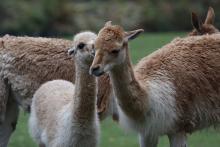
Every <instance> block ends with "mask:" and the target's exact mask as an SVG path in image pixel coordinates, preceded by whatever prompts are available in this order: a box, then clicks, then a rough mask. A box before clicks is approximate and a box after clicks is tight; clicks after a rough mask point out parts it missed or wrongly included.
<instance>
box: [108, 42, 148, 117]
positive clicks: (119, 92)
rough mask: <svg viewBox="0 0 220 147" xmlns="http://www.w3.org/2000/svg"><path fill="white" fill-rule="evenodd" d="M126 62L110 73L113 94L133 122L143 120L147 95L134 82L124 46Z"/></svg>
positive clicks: (146, 105)
mask: <svg viewBox="0 0 220 147" xmlns="http://www.w3.org/2000/svg"><path fill="white" fill-rule="evenodd" d="M125 49H126V53H127V55H126V60H125V62H124V63H122V64H120V65H117V66H115V67H114V68H113V69H112V70H111V71H110V78H111V81H112V84H113V89H114V93H115V95H116V97H117V99H118V103H119V106H120V107H121V109H122V110H123V111H124V113H125V114H126V115H128V116H129V117H131V118H132V119H134V120H144V118H145V114H146V111H147V108H148V99H147V93H146V91H145V90H144V88H143V87H142V86H141V85H140V83H139V82H138V81H137V80H136V78H135V74H134V71H133V68H132V63H131V60H130V57H129V52H128V46H127V45H126V47H125Z"/></svg>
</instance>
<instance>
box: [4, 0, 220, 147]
mask: <svg viewBox="0 0 220 147" xmlns="http://www.w3.org/2000/svg"><path fill="white" fill-rule="evenodd" d="M209 6H212V7H213V8H214V10H215V14H216V19H215V26H216V27H217V28H220V0H193V1H192V0H0V36H3V35H5V34H10V35H18V36H21V35H22V36H23V35H28V36H44V37H61V38H67V39H70V38H72V36H73V34H74V33H76V32H79V31H82V30H92V31H94V32H97V31H98V30H99V29H100V28H101V27H102V26H103V25H104V23H105V22H106V21H108V20H112V21H113V24H120V25H122V26H123V27H125V28H126V29H127V30H132V29H137V28H144V29H145V34H143V35H141V36H140V37H138V38H137V39H135V40H134V41H132V42H131V43H130V47H131V48H132V49H131V57H132V61H133V63H134V64H136V63H137V62H138V60H140V59H141V58H142V57H144V56H147V55H148V54H150V53H151V52H153V51H155V50H156V49H158V48H160V47H162V46H163V45H164V44H167V43H169V42H170V41H171V40H172V39H173V38H175V37H177V36H186V35H187V33H188V32H190V31H191V30H192V28H193V27H192V25H191V12H192V11H194V12H196V13H197V14H198V15H199V16H200V17H201V19H202V21H204V19H205V17H206V13H207V10H208V7H209ZM28 117H29V115H28V114H24V113H23V112H22V111H21V113H20V117H19V122H18V124H17V128H16V131H15V133H14V134H13V136H12V138H11V140H10V144H9V147H37V145H36V143H34V142H33V140H32V139H31V138H30V135H29V133H28V128H27V120H28ZM219 144H220V134H219V132H217V131H215V130H213V129H207V130H203V131H201V132H197V133H194V134H193V135H190V136H189V145H190V147H208V146H211V147H219ZM113 146H114V147H138V138H137V134H135V133H130V132H129V133H125V132H124V131H123V130H122V129H121V127H119V125H117V123H114V122H113V121H112V120H111V118H109V119H107V120H105V121H104V122H102V123H101V143H100V147H113ZM167 146H169V145H168V138H167V137H163V138H162V139H161V140H160V142H159V147H167Z"/></svg>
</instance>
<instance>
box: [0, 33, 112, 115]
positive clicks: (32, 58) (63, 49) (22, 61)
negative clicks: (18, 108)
mask: <svg viewBox="0 0 220 147" xmlns="http://www.w3.org/2000/svg"><path fill="white" fill-rule="evenodd" d="M0 42H1V45H0V54H1V55H5V54H9V55H10V56H11V57H13V60H12V61H10V63H8V64H11V65H12V67H10V68H9V69H6V70H7V73H8V72H12V73H14V75H21V76H22V75H28V79H29V81H28V82H33V84H30V87H24V88H25V89H19V88H17V89H16V90H21V93H22V91H26V89H28V90H27V93H22V94H21V95H23V98H24V101H25V99H31V98H32V95H33V92H34V91H35V90H36V89H37V88H38V87H39V85H40V84H42V83H44V82H46V81H49V80H53V79H64V80H68V81H72V82H73V83H74V79H75V68H74V61H73V59H72V58H71V57H70V56H68V54H67V49H69V48H70V47H71V45H72V43H71V41H69V40H63V39H55V38H33V37H14V36H8V35H6V36H4V37H2V38H0ZM3 70H5V69H3ZM7 73H6V74H5V75H4V78H5V79H8V80H9V81H8V82H9V83H10V84H12V87H13V81H10V80H11V79H10V77H8V75H7ZM13 78H14V77H13ZM105 79H106V80H107V78H106V76H103V77H101V78H100V80H99V81H103V82H102V83H103V84H104V85H103V84H100V87H101V88H104V89H109V88H108V87H109V86H110V85H109V84H108V80H107V81H106V83H104V80H105ZM100 92H101V93H98V98H99V99H100V100H99V103H98V108H99V109H100V110H99V112H100V113H101V111H102V110H104V109H103V108H104V107H105V106H102V105H101V104H104V103H106V102H101V101H102V99H103V100H107V99H108V98H103V97H100V96H108V94H107V93H109V91H107V93H106V94H105V91H104V90H101V91H100ZM21 101H23V100H21ZM28 101H29V100H28ZM25 104H27V105H29V104H28V103H25ZM99 104H100V105H99ZM2 105H3V106H4V104H2ZM1 108H2V107H1ZM25 108H27V106H25Z"/></svg>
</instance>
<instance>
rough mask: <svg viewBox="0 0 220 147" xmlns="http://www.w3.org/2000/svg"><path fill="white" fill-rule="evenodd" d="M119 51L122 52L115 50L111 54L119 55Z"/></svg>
mask: <svg viewBox="0 0 220 147" xmlns="http://www.w3.org/2000/svg"><path fill="white" fill-rule="evenodd" d="M119 51H120V50H118V49H115V50H112V51H111V53H112V54H118V53H119Z"/></svg>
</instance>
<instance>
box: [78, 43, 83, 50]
mask: <svg viewBox="0 0 220 147" xmlns="http://www.w3.org/2000/svg"><path fill="white" fill-rule="evenodd" d="M84 46H85V43H80V44H79V45H78V46H77V47H78V48H79V49H83V48H84Z"/></svg>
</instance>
